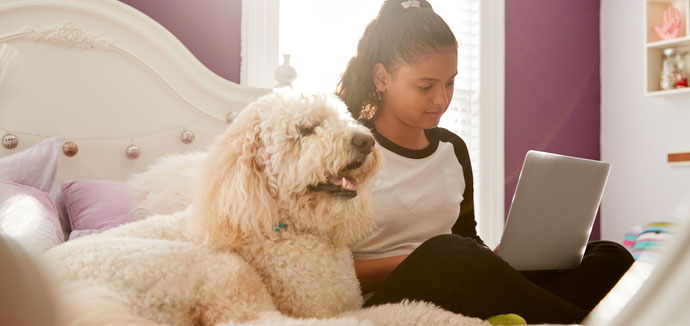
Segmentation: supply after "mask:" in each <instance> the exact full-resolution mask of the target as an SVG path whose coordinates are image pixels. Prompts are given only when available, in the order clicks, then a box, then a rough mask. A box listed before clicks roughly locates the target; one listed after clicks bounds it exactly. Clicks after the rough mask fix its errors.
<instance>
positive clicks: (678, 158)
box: [668, 152, 690, 163]
mask: <svg viewBox="0 0 690 326" xmlns="http://www.w3.org/2000/svg"><path fill="white" fill-rule="evenodd" d="M684 162H690V152H685V153H668V163H684Z"/></svg>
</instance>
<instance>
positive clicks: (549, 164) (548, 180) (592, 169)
mask: <svg viewBox="0 0 690 326" xmlns="http://www.w3.org/2000/svg"><path fill="white" fill-rule="evenodd" d="M610 169H611V165H610V164H608V163H604V162H600V161H593V160H588V159H582V158H576V157H571V156H564V155H557V154H551V153H545V152H538V151H529V152H527V155H526V156H525V162H524V163H523V165H522V172H520V178H519V179H518V183H517V187H516V188H515V194H514V196H513V202H512V204H511V206H510V210H509V211H508V219H507V221H506V224H505V229H504V231H503V236H502V237H501V243H500V245H499V247H498V250H497V252H496V253H497V254H498V255H499V256H501V258H503V259H504V260H505V261H506V262H508V264H510V265H511V266H512V267H513V268H515V269H516V270H550V269H569V268H575V267H577V266H579V265H580V263H581V262H582V256H583V255H584V251H585V247H586V246H587V241H588V240H589V235H590V232H591V231H592V226H593V225H594V219H595V218H596V215H597V211H598V209H599V204H600V203H601V197H602V194H603V193H604V187H605V186H606V181H607V179H608V176H609V171H610Z"/></svg>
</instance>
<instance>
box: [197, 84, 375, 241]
mask: <svg viewBox="0 0 690 326" xmlns="http://www.w3.org/2000/svg"><path fill="white" fill-rule="evenodd" d="M378 163H379V154H378V151H377V149H376V148H375V146H374V138H373V137H372V135H371V133H370V131H369V130H368V129H367V128H366V127H364V126H362V125H360V124H359V123H357V122H356V121H355V120H353V119H352V118H351V117H350V115H349V113H348V111H347V109H346V108H345V106H344V104H343V103H342V102H341V101H340V100H338V99H337V98H336V97H334V96H327V95H315V96H305V95H289V94H286V93H273V94H269V95H266V96H264V97H262V98H260V99H258V100H257V101H255V102H254V103H252V104H250V105H249V106H248V107H247V108H246V109H244V110H243V111H242V112H241V113H240V114H239V115H238V116H237V118H236V119H235V121H234V122H233V123H232V125H230V127H228V129H227V131H226V132H225V133H224V134H223V135H221V136H220V137H219V138H218V139H217V140H216V142H215V143H214V144H213V145H212V146H211V148H210V150H209V153H208V157H207V159H206V162H205V164H204V166H203V167H202V171H201V172H202V175H201V178H200V180H199V181H200V182H198V186H197V189H196V194H195V200H194V205H195V211H196V214H195V215H196V218H197V219H198V221H199V222H201V224H200V226H201V232H202V234H203V235H204V236H205V237H206V239H207V241H211V242H212V243H214V244H215V245H219V246H225V245H230V246H232V245H240V244H243V243H251V242H253V241H256V240H262V239H280V238H281V237H289V236H294V235H299V234H310V235H314V236H318V237H325V238H328V239H330V240H331V241H332V242H333V243H334V244H335V245H346V244H349V243H351V242H353V241H355V240H357V239H358V238H360V237H361V236H363V235H364V234H365V233H366V232H368V231H369V230H370V229H371V228H372V227H373V221H372V219H371V216H370V214H369V205H368V203H367V200H368V194H367V183H368V181H369V180H370V179H371V178H372V177H373V176H374V175H375V173H376V172H377V170H378Z"/></svg>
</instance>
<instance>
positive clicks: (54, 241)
mask: <svg viewBox="0 0 690 326" xmlns="http://www.w3.org/2000/svg"><path fill="white" fill-rule="evenodd" d="M0 234H1V235H2V236H3V237H7V238H11V239H14V240H15V241H16V242H17V243H19V245H20V246H22V248H24V250H26V251H27V252H28V253H29V254H32V255H38V254H40V253H42V252H44V251H46V250H48V249H50V248H52V247H54V246H56V245H58V244H60V243H62V242H64V235H63V233H62V228H61V226H60V218H59V217H58V213H57V210H56V209H55V205H53V202H52V201H51V199H50V196H49V195H48V194H47V193H45V192H43V191H40V190H38V189H36V188H33V187H29V186H26V185H22V184H18V183H13V182H8V181H0Z"/></svg>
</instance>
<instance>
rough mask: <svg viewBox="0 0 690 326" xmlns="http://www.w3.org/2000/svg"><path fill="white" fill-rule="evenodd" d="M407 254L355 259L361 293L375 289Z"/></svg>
mask: <svg viewBox="0 0 690 326" xmlns="http://www.w3.org/2000/svg"><path fill="white" fill-rule="evenodd" d="M405 258H407V255H402V256H393V257H386V258H379V259H367V260H355V272H356V273H357V278H358V279H359V286H360V287H361V288H362V293H369V292H371V291H376V289H378V287H379V286H380V285H381V284H382V283H383V281H384V280H385V279H386V277H388V274H390V273H391V272H392V271H393V270H394V269H395V268H396V267H398V265H399V264H400V262H402V261H403V260H405Z"/></svg>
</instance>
